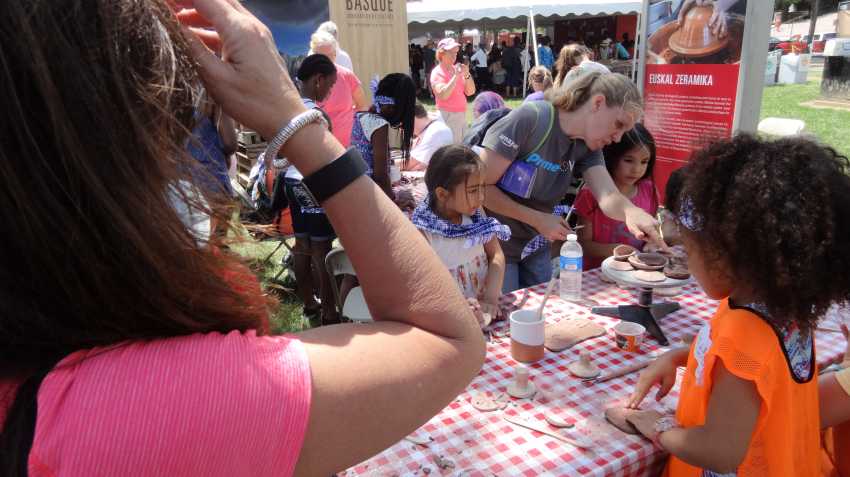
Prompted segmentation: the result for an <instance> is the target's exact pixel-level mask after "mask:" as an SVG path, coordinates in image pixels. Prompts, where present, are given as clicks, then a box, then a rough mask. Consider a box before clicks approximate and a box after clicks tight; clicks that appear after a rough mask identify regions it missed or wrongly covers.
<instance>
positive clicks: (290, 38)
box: [243, 0, 329, 56]
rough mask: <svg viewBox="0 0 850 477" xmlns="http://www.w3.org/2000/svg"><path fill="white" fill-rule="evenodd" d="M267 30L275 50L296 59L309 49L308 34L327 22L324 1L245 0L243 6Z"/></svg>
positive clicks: (326, 6) (325, 1) (326, 1)
mask: <svg viewBox="0 0 850 477" xmlns="http://www.w3.org/2000/svg"><path fill="white" fill-rule="evenodd" d="M243 5H245V7H246V8H248V10H250V11H251V12H252V13H253V14H254V15H256V16H257V18H259V19H260V21H262V22H263V23H265V24H266V26H268V27H269V30H271V32H272V35H274V39H275V43H277V49H278V50H279V51H281V52H283V53H286V54H287V55H290V56H299V55H304V54H306V53H307V50H309V49H310V45H309V43H310V35H311V34H312V33H313V32H314V31H315V30H316V27H318V26H319V24H320V23H322V22H324V21H327V20H328V18H329V13H328V0H294V1H292V0H289V1H286V0H247V1H245V3H244V4H243Z"/></svg>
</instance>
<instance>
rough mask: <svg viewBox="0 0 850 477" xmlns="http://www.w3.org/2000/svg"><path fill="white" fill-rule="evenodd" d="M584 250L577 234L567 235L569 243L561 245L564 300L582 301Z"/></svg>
mask: <svg viewBox="0 0 850 477" xmlns="http://www.w3.org/2000/svg"><path fill="white" fill-rule="evenodd" d="M582 255H583V253H582V250H581V245H579V243H578V237H577V236H576V234H569V235H567V241H566V242H564V245H561V277H560V278H561V283H560V285H561V286H560V288H561V298H563V299H564V300H580V299H581V271H582Z"/></svg>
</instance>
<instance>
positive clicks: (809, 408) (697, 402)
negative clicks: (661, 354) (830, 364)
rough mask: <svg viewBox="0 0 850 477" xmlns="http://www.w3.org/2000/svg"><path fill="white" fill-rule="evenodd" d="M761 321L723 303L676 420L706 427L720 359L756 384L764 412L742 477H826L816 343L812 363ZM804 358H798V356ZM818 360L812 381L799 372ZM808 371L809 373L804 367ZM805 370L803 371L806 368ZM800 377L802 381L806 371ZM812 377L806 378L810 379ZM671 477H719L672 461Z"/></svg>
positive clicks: (692, 361)
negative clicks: (822, 468) (822, 470)
mask: <svg viewBox="0 0 850 477" xmlns="http://www.w3.org/2000/svg"><path fill="white" fill-rule="evenodd" d="M788 347H789V350H788V352H786V343H785V341H784V340H783V338H782V337H781V336H780V334H779V333H778V332H777V331H775V329H774V327H772V326H771V325H770V324H769V323H768V322H766V321H765V320H764V319H762V318H761V317H760V316H759V315H757V314H756V313H754V312H753V311H750V310H749V309H746V308H737V307H735V306H731V307H730V304H729V302H728V299H727V300H723V301H722V302H721V303H720V306H719V307H718V309H717V312H715V314H714V316H713V317H712V318H711V321H709V323H707V324H706V325H705V326H704V327H703V329H702V330H701V331H700V333H699V336H698V337H697V339H695V340H694V343H693V345H692V346H691V351H690V354H689V355H688V366H687V369H686V370H685V377H684V379H683V380H682V388H681V392H680V397H679V407H678V409H677V411H676V419H678V421H679V422H680V423H681V425H682V426H683V427H691V426H699V425H702V424H704V423H705V417H706V413H707V411H708V400H709V397H710V396H711V389H712V381H711V378H712V370H713V368H714V365H715V363H716V361H717V359H721V360H722V361H723V366H724V367H726V369H727V370H729V372H730V373H732V374H734V375H735V376H737V377H739V378H741V379H745V380H747V381H751V382H753V383H754V384H755V386H756V389H757V391H758V394H759V397H760V398H761V409H760V411H759V416H758V419H757V421H756V427H755V429H754V431H753V437H752V439H751V441H750V448H749V449H748V450H747V454H746V457H744V460H743V462H742V463H741V465H740V466H739V467H738V470H737V473H736V474H735V475H738V476H770V477H781V476H788V477H792V476H793V477H808V476H817V475H819V474H820V461H819V458H820V444H819V441H820V439H819V437H820V433H819V431H820V417H819V413H818V383H817V364H816V362H815V352H814V343H812V344H811V350H810V351H809V352H808V353H806V354H807V356H801V354H802V352H801V351H800V350H801V349H806V348H790V346H788ZM795 350H796V351H797V352H796V353H795V352H794V351H795ZM805 360H810V365H809V366H808V368H807V369H808V373H807V375H803V376H801V377H797V376H795V374H794V373H793V372H792V369H791V366H801V361H802V362H806V361H805ZM803 368H804V369H805V366H803ZM798 369H800V368H798ZM797 374H801V373H800V372H799V371H798V373H797ZM803 374H806V373H803ZM665 475H667V476H670V477H680V476H705V475H708V476H710V475H716V474H713V473H711V472H708V471H706V472H704V471H703V469H699V468H697V467H694V466H691V465H689V464H686V463H685V462H683V461H681V460H679V459H678V458H676V457H674V456H671V457H670V460H669V462H668V464H667V469H666V471H665Z"/></svg>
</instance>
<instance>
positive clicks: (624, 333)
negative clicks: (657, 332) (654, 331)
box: [614, 321, 646, 351]
mask: <svg viewBox="0 0 850 477" xmlns="http://www.w3.org/2000/svg"><path fill="white" fill-rule="evenodd" d="M645 335H646V328H644V327H643V325H639V324H637V323H632V322H630V321H621V322H620V323H618V324H617V326H615V327H614V341H615V342H616V343H617V347H618V348H620V349H621V350H623V351H637V350H638V349H640V345H641V343H643V337H644V336H645Z"/></svg>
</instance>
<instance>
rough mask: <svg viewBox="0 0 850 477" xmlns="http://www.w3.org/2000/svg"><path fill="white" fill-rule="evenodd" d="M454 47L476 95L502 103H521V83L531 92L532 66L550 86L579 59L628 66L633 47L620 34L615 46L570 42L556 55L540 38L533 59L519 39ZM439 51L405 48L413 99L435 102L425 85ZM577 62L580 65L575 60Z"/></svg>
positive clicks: (432, 46)
mask: <svg viewBox="0 0 850 477" xmlns="http://www.w3.org/2000/svg"><path fill="white" fill-rule="evenodd" d="M455 42H456V43H458V46H459V51H458V54H457V56H456V57H455V60H454V61H455V62H456V63H457V64H465V65H467V67H468V68H469V72H470V75H471V76H472V79H473V82H474V84H475V89H476V90H477V91H494V92H497V93H499V94H501V95H502V96H503V97H505V98H520V97H522V91H523V88H522V86H523V83H526V85H527V86H530V83H528V81H529V79H528V77H527V75H528V72H529V71H531V70H532V69H533V68H534V67H535V66H543V67H545V68H546V69H547V70H549V74H550V75H551V76H552V78H553V80H554V79H556V78H559V77H560V78H561V79H563V76H564V75H566V73H567V72H569V70H570V68H572V66H575V65H577V64H578V63H580V62H581V61H582V59H587V60H591V61H609V60H629V59H631V58H632V55H633V49H634V41H633V40H631V39H630V35H629V33H623V34H622V37H621V38H620V39H619V40H617V41H615V40H613V39H611V38H605V39H602V40H601V41H599V42H597V43H595V44H593V45H592V46H588V45H586V44H585V42H584V41H583V40H570V41H568V42H567V43H566V44H564V45H562V46H560V48H559V49H555V47H554V45H553V42H552V39H551V38H550V37H549V36H547V35H538V38H537V44H538V47H537V57H536V58H535V55H534V49H533V45H532V44H531V43H523V39H522V38H521V37H519V36H511V37H509V39H507V40H499V41H498V42H491V43H490V44H487V43H485V42H480V43H478V44H473V43H472V42H470V41H467V42H465V43H463V44H461V43H460V42H457V40H455ZM438 50H439V48H438V46H437V42H435V41H434V40H430V39H429V40H427V41H426V42H425V43H424V44H422V45H420V44H416V43H411V44H410V45H409V51H408V53H409V55H408V57H409V60H410V61H409V63H410V76H411V77H412V78H413V81H414V83H415V84H416V91H417V96H418V97H420V98H432V99H433V98H434V93H433V89H432V87H431V84H430V81H429V79H430V75H431V71H432V70H433V68H434V66H435V65H436V64H437V61H436V55H437V53H438ZM577 57H579V58H578V60H576V58H577ZM563 58H572V59H573V61H564V60H563ZM538 59H539V63H540V64H539V65H538V64H537V61H538ZM524 74H525V77H524V76H523V75H524ZM558 83H559V81H557V80H555V81H554V83H553V84H558ZM526 92H527V90H526Z"/></svg>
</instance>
